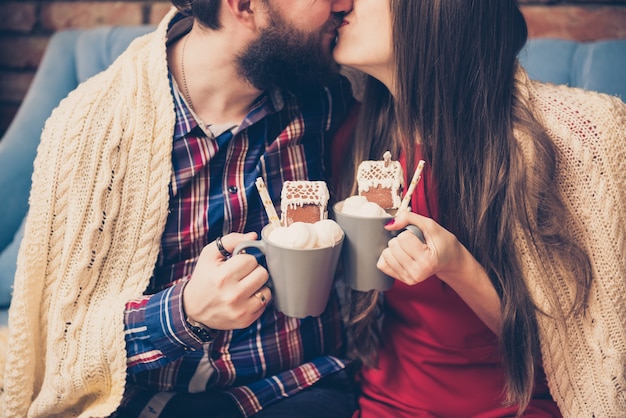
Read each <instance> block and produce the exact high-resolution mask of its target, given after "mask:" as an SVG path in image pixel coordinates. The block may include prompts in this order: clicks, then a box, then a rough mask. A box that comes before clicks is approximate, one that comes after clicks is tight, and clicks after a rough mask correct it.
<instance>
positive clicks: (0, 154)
mask: <svg viewBox="0 0 626 418" xmlns="http://www.w3.org/2000/svg"><path fill="white" fill-rule="evenodd" d="M151 30H153V27H150V26H126V27H121V26H120V27H99V28H94V29H86V30H80V29H74V30H64V31H60V32H58V33H56V34H55V35H54V36H53V37H52V38H51V40H50V43H49V45H48V47H47V49H46V52H45V54H44V57H43V59H42V62H41V64H40V67H39V70H38V71H37V74H36V76H35V78H34V80H33V82H32V85H31V87H30V88H29V90H28V93H27V95H26V97H25V98H24V101H23V103H22V105H21V107H20V109H19V111H18V113H17V115H16V116H15V118H14V120H13V121H12V123H11V125H10V127H9V129H8V131H7V132H6V134H5V135H4V137H3V138H2V140H1V141H0V167H1V170H0V191H1V192H2V195H3V196H5V198H4V201H3V203H2V205H0V325H2V324H6V321H7V309H8V306H9V304H10V301H11V285H12V283H13V276H14V274H15V264H16V257H17V251H18V247H19V243H20V240H21V237H22V230H23V220H24V217H25V215H26V212H27V209H28V193H29V188H30V178H31V174H32V163H33V160H34V157H35V153H36V149H37V144H38V141H39V135H40V133H41V130H42V129H43V125H44V122H45V120H46V119H47V117H48V116H49V115H50V113H51V112H52V109H53V108H54V107H56V105H57V104H58V103H59V101H60V100H61V99H62V98H64V97H65V96H66V95H67V94H68V93H69V92H70V91H71V90H73V89H74V88H75V87H76V86H77V85H78V84H79V83H80V82H82V81H84V80H86V79H87V78H89V77H91V76H92V75H94V74H96V73H97V72H99V71H101V70H103V69H105V68H106V67H107V66H108V65H109V64H110V63H111V62H112V61H113V60H114V59H115V58H116V57H117V56H118V55H119V54H120V53H121V52H122V51H123V50H124V49H125V48H126V46H127V45H128V44H129V43H130V41H132V39H134V38H135V37H137V36H140V35H143V34H145V33H147V32H149V31H151ZM519 58H520V62H521V63H522V65H523V66H524V67H525V68H526V70H527V71H528V73H529V75H530V77H531V78H533V79H537V80H541V81H546V82H551V83H555V84H567V85H570V86H574V87H581V88H584V89H588V90H595V91H600V92H603V93H609V94H613V95H618V96H620V97H621V98H622V99H623V100H626V76H625V73H624V68H626V39H623V40H610V41H600V42H591V43H579V42H573V41H566V40H557V39H532V40H530V41H529V42H528V44H527V45H526V47H525V48H524V50H523V51H522V52H521V53H520V57H519Z"/></svg>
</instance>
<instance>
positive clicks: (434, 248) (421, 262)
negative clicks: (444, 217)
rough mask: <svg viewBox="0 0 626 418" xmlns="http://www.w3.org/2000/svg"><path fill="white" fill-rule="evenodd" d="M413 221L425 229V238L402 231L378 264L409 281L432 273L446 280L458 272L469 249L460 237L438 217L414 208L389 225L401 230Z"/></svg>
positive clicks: (391, 228) (388, 273)
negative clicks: (421, 213)
mask: <svg viewBox="0 0 626 418" xmlns="http://www.w3.org/2000/svg"><path fill="white" fill-rule="evenodd" d="M409 224H412V225H415V226H417V227H418V228H419V229H420V230H421V231H422V233H423V234H424V240H425V242H422V241H421V240H420V239H419V238H418V237H417V236H416V235H415V234H413V233H411V232H409V231H404V232H401V233H400V234H399V235H398V236H397V237H395V238H393V239H391V240H390V241H389V246H388V247H387V248H386V249H385V250H384V251H383V253H382V254H381V256H380V258H379V259H378V263H377V267H378V268H379V269H380V270H381V271H382V272H383V273H385V274H387V275H389V276H391V277H393V278H395V279H397V280H400V281H401V282H404V283H406V284H408V285H414V284H417V283H420V282H422V281H424V280H426V279H427V278H428V277H430V276H432V275H437V276H438V277H439V278H440V279H442V280H444V281H446V277H447V276H448V275H451V276H456V275H458V274H459V270H460V269H462V264H463V257H464V256H466V255H469V253H468V252H467V250H465V247H463V245H462V244H461V243H460V242H459V241H458V240H457V239H456V237H455V236H454V235H453V234H451V233H450V232H449V231H447V230H446V229H445V228H443V227H442V226H440V225H439V224H438V223H437V222H435V221H434V220H432V219H430V218H426V217H424V216H421V215H417V214H415V213H412V212H403V213H401V214H399V215H397V217H396V218H395V219H394V220H393V221H392V222H390V223H389V224H388V225H387V226H386V229H388V230H390V231H399V230H401V229H403V228H405V227H406V226H407V225H409ZM470 256H471V255H470Z"/></svg>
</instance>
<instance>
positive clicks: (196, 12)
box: [172, 0, 222, 30]
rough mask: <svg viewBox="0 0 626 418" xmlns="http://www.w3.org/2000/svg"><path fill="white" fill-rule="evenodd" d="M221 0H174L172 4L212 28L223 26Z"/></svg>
mask: <svg viewBox="0 0 626 418" xmlns="http://www.w3.org/2000/svg"><path fill="white" fill-rule="evenodd" d="M221 3H222V2H221V0H172V4H173V5H174V6H175V7H176V8H177V9H178V10H180V11H181V12H182V13H185V14H187V15H189V16H193V17H194V18H196V19H197V20H198V21H199V22H200V23H202V24H203V25H205V26H207V27H209V28H211V29H215V30H217V29H219V28H221V27H222V25H221V23H220V21H219V12H220V6H221Z"/></svg>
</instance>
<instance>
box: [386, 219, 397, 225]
mask: <svg viewBox="0 0 626 418" xmlns="http://www.w3.org/2000/svg"><path fill="white" fill-rule="evenodd" d="M395 223H396V220H395V219H394V218H392V219H391V220H390V221H389V222H387V223H386V224H385V226H391V225H393V224H395Z"/></svg>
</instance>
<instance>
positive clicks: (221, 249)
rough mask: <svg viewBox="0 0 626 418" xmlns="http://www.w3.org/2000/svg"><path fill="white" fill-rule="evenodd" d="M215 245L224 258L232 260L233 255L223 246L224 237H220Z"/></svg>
mask: <svg viewBox="0 0 626 418" xmlns="http://www.w3.org/2000/svg"><path fill="white" fill-rule="evenodd" d="M215 245H217V250H218V251H219V252H220V254H222V255H223V256H224V258H230V256H231V255H233V254H232V253H231V252H230V251H228V250H227V249H226V248H224V244H222V237H221V236H219V237H217V238H216V239H215Z"/></svg>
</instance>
